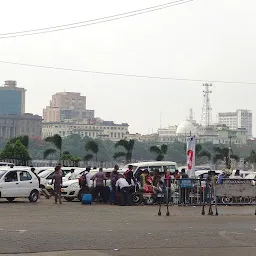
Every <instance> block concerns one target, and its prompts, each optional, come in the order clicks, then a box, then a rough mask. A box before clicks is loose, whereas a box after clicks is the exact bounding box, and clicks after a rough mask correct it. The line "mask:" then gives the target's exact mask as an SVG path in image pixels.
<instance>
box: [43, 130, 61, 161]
mask: <svg viewBox="0 0 256 256" xmlns="http://www.w3.org/2000/svg"><path fill="white" fill-rule="evenodd" d="M45 141H46V142H50V143H52V144H53V145H54V146H55V147H56V148H57V150H58V151H59V160H61V157H62V138H61V136H60V135H58V134H55V135H53V136H51V137H47V138H45ZM57 150H56V149H54V148H48V149H46V150H45V151H44V159H46V158H47V157H48V156H49V155H52V154H55V153H57Z"/></svg>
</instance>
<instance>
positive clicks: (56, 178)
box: [52, 165, 62, 204]
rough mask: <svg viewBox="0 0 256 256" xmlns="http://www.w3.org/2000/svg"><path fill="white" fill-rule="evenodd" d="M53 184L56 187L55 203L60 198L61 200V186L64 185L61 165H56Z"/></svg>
mask: <svg viewBox="0 0 256 256" xmlns="http://www.w3.org/2000/svg"><path fill="white" fill-rule="evenodd" d="M52 184H53V188H54V196H55V204H57V201H58V199H59V203H60V204H62V202H61V186H62V171H61V168H60V166H59V165H57V166H56V167H55V173H54V175H53V177H52Z"/></svg>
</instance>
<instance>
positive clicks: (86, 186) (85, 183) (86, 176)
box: [79, 167, 91, 195]
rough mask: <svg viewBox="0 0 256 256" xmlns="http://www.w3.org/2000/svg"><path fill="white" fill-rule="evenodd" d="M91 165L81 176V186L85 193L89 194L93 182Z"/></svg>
mask: <svg viewBox="0 0 256 256" xmlns="http://www.w3.org/2000/svg"><path fill="white" fill-rule="evenodd" d="M90 170H91V168H90V167H87V168H86V170H85V171H84V172H83V174H82V175H81V177H80V178H79V186H80V188H81V191H82V195H83V194H89V192H90V184H91V179H90V177H91V176H90Z"/></svg>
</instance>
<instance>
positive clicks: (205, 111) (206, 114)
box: [201, 83, 212, 127]
mask: <svg viewBox="0 0 256 256" xmlns="http://www.w3.org/2000/svg"><path fill="white" fill-rule="evenodd" d="M203 87H204V90H203V93H204V94H203V97H204V103H203V108H202V118H201V125H202V126H204V127H209V125H210V124H211V122H212V108H211V102H210V94H211V93H212V91H211V90H210V88H211V87H212V84H207V83H206V84H203Z"/></svg>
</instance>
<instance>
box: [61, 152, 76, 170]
mask: <svg viewBox="0 0 256 256" xmlns="http://www.w3.org/2000/svg"><path fill="white" fill-rule="evenodd" d="M65 153H66V152H63V154H62V157H61V160H62V161H68V166H76V167H77V166H78V164H79V162H80V161H81V158H80V157H77V156H74V155H71V154H65ZM67 153H68V152H67Z"/></svg>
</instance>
